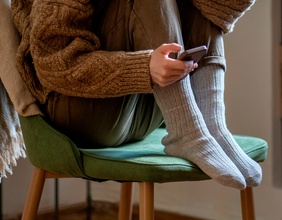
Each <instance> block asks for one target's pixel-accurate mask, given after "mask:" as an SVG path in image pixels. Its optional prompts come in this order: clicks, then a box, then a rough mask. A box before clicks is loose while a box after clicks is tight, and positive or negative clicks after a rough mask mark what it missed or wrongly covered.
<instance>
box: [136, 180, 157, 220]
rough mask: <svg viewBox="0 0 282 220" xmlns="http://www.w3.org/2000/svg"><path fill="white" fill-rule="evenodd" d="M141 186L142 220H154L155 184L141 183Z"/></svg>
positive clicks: (140, 209) (140, 215) (140, 213)
mask: <svg viewBox="0 0 282 220" xmlns="http://www.w3.org/2000/svg"><path fill="white" fill-rule="evenodd" d="M139 185H140V190H139V191H140V192H139V193H140V207H139V218H140V220H154V183H148V182H141V183H139Z"/></svg>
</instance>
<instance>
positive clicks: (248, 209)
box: [240, 187, 255, 220]
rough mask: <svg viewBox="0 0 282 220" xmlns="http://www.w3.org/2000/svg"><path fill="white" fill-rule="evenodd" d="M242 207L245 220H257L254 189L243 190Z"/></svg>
mask: <svg viewBox="0 0 282 220" xmlns="http://www.w3.org/2000/svg"><path fill="white" fill-rule="evenodd" d="M240 193H241V207H242V219H243V220H255V210H254V201H253V189H252V188H251V187H247V188H246V189H244V190H241V192H240Z"/></svg>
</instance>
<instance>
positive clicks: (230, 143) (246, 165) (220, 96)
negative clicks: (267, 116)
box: [191, 65, 262, 187]
mask: <svg viewBox="0 0 282 220" xmlns="http://www.w3.org/2000/svg"><path fill="white" fill-rule="evenodd" d="M224 75H225V73H224V70H223V69H222V68H221V67H220V66H218V65H209V66H205V67H201V68H199V69H198V70H197V72H195V73H194V74H193V76H192V77H191V84H192V89H193V92H194V96H195V99H196V102H197V104H198V107H199V109H200V111H201V113H202V115H203V117H204V120H205V123H206V125H207V127H208V130H209V132H210V133H211V135H212V136H213V137H214V138H215V140H216V141H217V142H218V143H219V145H220V146H221V147H222V149H223V150H224V152H225V153H226V155H227V156H228V157H229V158H230V159H231V160H232V161H233V163H234V164H235V165H236V166H237V167H238V169H239V170H240V171H241V173H242V175H243V176H244V178H245V180H246V183H247V186H251V187H254V186H258V185H259V184H260V182H261V180H262V170H261V167H260V165H259V164H258V163H257V162H256V161H254V160H252V159H251V158H250V157H249V156H248V155H247V154H245V152H244V151H243V150H242V149H241V148H240V146H239V145H238V144H237V142H236V141H235V139H234V138H233V136H232V134H231V133H230V132H229V130H228V129H227V126H226V119H225V106H224Z"/></svg>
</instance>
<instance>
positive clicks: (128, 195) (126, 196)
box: [118, 182, 133, 220]
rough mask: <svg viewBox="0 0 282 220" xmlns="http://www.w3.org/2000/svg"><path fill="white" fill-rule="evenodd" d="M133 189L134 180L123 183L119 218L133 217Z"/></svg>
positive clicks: (129, 218) (128, 219) (125, 219)
mask: <svg viewBox="0 0 282 220" xmlns="http://www.w3.org/2000/svg"><path fill="white" fill-rule="evenodd" d="M132 191H133V183H132V182H125V183H122V184H121V192H120V202H119V211H118V220H131V219H132Z"/></svg>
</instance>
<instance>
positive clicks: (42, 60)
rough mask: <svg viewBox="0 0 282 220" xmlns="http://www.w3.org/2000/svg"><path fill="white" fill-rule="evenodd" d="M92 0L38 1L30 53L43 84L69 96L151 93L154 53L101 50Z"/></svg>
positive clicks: (31, 27) (32, 12) (111, 95)
mask: <svg viewBox="0 0 282 220" xmlns="http://www.w3.org/2000/svg"><path fill="white" fill-rule="evenodd" d="M93 11H94V9H93V6H92V5H91V1H89V0H76V1H73V0H67V1H65V0H52V1H51V0H35V1H34V2H33V5H32V10H31V13H30V52H31V57H32V62H33V64H34V68H35V70H36V76H37V77H38V79H39V82H40V83H41V84H42V86H43V87H46V88H48V89H49V90H50V91H57V92H59V93H62V94H65V95H69V96H80V97H88V98H106V97H115V96H123V95H127V94H133V93H150V92H151V79H150V74H149V61H150V54H151V51H150V50H147V51H137V52H122V51H116V52H108V51H100V50H99V39H98V38H97V37H96V35H95V34H94V33H92V31H91V24H90V23H89V21H91V18H92V15H93Z"/></svg>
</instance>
